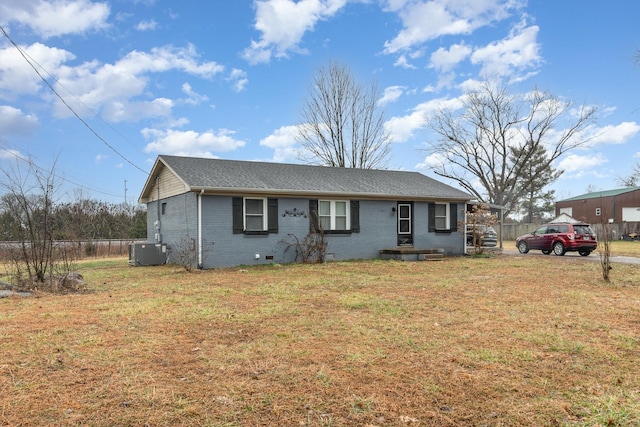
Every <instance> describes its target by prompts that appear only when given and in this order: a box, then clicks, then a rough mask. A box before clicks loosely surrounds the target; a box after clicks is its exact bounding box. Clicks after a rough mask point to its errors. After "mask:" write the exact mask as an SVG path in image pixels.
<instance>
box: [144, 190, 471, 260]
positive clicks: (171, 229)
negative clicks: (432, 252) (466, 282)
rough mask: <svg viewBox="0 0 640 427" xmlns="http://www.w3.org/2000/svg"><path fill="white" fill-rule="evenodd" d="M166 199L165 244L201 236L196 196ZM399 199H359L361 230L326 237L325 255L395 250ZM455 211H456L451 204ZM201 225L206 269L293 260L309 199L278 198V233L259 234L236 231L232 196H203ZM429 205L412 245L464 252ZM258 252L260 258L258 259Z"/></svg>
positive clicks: (422, 209)
mask: <svg viewBox="0 0 640 427" xmlns="http://www.w3.org/2000/svg"><path fill="white" fill-rule="evenodd" d="M155 203H156V202H151V203H149V205H148V215H147V233H148V236H149V241H153V236H154V233H155V232H156V230H155V228H154V221H155V220H156V219H157V205H156V204H155ZM161 203H166V206H165V214H164V215H160V219H161V224H162V229H161V232H162V238H163V242H164V243H167V244H168V245H169V247H170V248H171V247H172V246H174V247H175V245H177V244H178V243H179V242H180V241H181V239H185V238H197V218H196V212H197V195H196V194H195V193H188V194H183V195H180V196H175V197H171V198H168V199H164V200H161ZM395 207H396V202H395V201H375V200H361V201H360V232H359V233H352V234H346V235H327V236H326V240H327V242H328V248H327V259H335V260H348V259H372V258H379V256H380V254H379V250H380V249H385V248H393V247H395V246H396V242H397V218H396V212H395V211H394V210H393V208H395ZM451 208H452V209H456V208H457V207H456V206H455V205H452V207H451ZM202 212H203V218H202V228H203V236H204V251H203V267H204V268H218V267H229V266H238V265H256V264H268V263H289V262H293V261H294V256H295V251H294V250H293V248H288V246H290V245H288V244H287V242H289V243H291V242H293V237H292V236H296V237H297V238H298V239H300V240H301V239H303V238H304V237H305V236H306V235H307V234H308V233H309V200H308V199H294V198H279V199H278V228H279V231H278V233H277V234H275V233H272V234H268V235H260V236H248V235H245V234H233V218H232V197H231V196H203V197H202ZM427 215H428V205H427V203H426V202H416V203H414V213H413V227H414V245H415V246H416V247H418V248H444V250H445V253H446V254H448V255H454V254H462V253H463V252H464V241H463V240H464V238H463V235H462V233H459V232H454V233H433V232H429V231H428V221H427V219H428V218H427ZM256 255H258V256H259V257H256Z"/></svg>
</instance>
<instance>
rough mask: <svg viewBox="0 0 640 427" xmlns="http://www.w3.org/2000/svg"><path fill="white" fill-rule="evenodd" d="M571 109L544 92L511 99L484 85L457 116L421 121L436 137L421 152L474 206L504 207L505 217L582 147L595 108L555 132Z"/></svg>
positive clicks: (586, 109) (446, 114)
mask: <svg viewBox="0 0 640 427" xmlns="http://www.w3.org/2000/svg"><path fill="white" fill-rule="evenodd" d="M571 107H572V104H571V103H570V102H566V101H563V100H561V99H559V98H557V97H555V96H552V95H550V94H549V93H547V92H541V91H539V90H533V91H532V92H529V93H527V94H524V95H511V94H509V93H507V89H506V86H504V85H500V84H492V83H490V82H485V83H484V84H483V85H482V87H481V88H480V89H479V90H477V91H474V92H470V93H468V94H467V95H466V96H465V97H464V98H463V101H462V109H461V110H458V111H450V110H442V109H441V110H440V111H439V112H438V113H436V114H434V115H433V116H431V117H427V124H428V125H429V127H430V128H431V129H432V130H433V131H434V132H435V133H436V135H437V136H438V137H439V138H438V142H435V143H432V144H429V146H428V148H427V149H426V151H427V153H428V154H429V155H432V158H433V159H437V163H433V165H432V166H431V169H432V170H433V171H434V172H435V173H436V174H437V175H439V176H442V177H445V178H449V179H451V180H453V181H456V182H457V183H458V184H459V185H461V186H462V187H463V188H464V189H465V190H467V191H468V192H470V193H471V194H473V195H474V196H475V197H476V198H477V199H478V200H479V201H481V202H485V203H494V204H497V205H501V206H504V207H505V215H506V214H508V213H509V212H510V211H511V209H513V208H514V207H515V206H516V205H517V202H518V201H519V200H520V199H521V198H522V197H523V196H525V195H526V194H527V192H528V191H529V190H530V188H531V187H532V186H533V185H534V184H535V185H536V186H538V187H540V188H542V187H544V185H548V184H549V183H551V182H553V180H555V179H557V178H558V176H560V174H561V173H562V171H556V170H555V169H553V167H552V164H553V162H554V161H555V160H556V159H558V158H559V157H560V156H561V155H563V154H565V153H566V152H567V151H569V150H572V149H574V148H576V147H579V146H581V145H584V144H585V143H586V142H587V141H588V139H586V138H585V137H583V135H582V133H581V131H583V130H584V129H585V128H586V127H587V126H588V125H589V124H591V123H592V122H593V120H594V116H595V113H596V108H595V107H584V106H581V107H578V108H577V109H576V112H575V115H574V116H572V118H571V119H569V121H570V122H569V124H568V125H567V126H566V127H564V128H563V129H562V130H558V129H557V128H559V127H560V126H561V124H560V121H561V120H562V119H563V118H564V117H566V116H569V110H570V108H571ZM541 152H542V153H544V154H542V153H541ZM534 160H535V162H536V167H535V168H531V167H530V163H531V162H532V161H534ZM545 177H547V178H546V179H548V182H546V183H542V182H541V180H543V179H545ZM541 184H543V185H541Z"/></svg>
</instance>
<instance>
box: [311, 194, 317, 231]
mask: <svg viewBox="0 0 640 427" xmlns="http://www.w3.org/2000/svg"><path fill="white" fill-rule="evenodd" d="M318 229H319V227H318V199H311V200H309V232H310V233H316V232H317V231H318Z"/></svg>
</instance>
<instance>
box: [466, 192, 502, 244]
mask: <svg viewBox="0 0 640 427" xmlns="http://www.w3.org/2000/svg"><path fill="white" fill-rule="evenodd" d="M497 222H498V216H497V215H496V214H494V213H491V209H490V208H489V205H487V204H486V203H477V204H475V205H473V206H472V207H471V211H470V212H466V221H465V222H463V224H462V226H463V227H465V228H466V230H467V232H468V233H471V235H472V239H473V240H472V242H473V248H474V251H475V253H476V255H482V254H483V253H484V246H483V241H482V232H483V229H484V228H485V227H492V226H493V225H495V224H496V223H497Z"/></svg>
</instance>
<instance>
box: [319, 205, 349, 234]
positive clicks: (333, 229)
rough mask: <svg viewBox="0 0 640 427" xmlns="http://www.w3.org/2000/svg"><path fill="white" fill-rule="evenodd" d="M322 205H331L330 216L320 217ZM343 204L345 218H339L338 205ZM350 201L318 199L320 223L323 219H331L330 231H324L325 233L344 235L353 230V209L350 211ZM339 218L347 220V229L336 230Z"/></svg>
mask: <svg viewBox="0 0 640 427" xmlns="http://www.w3.org/2000/svg"><path fill="white" fill-rule="evenodd" d="M322 203H329V215H320V205H321V204H322ZM337 203H343V204H344V216H342V215H340V216H338V213H337V210H336V204H337ZM349 206H350V204H349V200H328V199H318V222H319V223H320V221H321V220H322V218H326V217H327V216H328V217H329V229H323V231H328V232H337V233H344V232H347V231H350V230H351V212H350V211H351V209H349ZM337 218H344V219H345V227H344V228H336V222H337Z"/></svg>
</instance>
